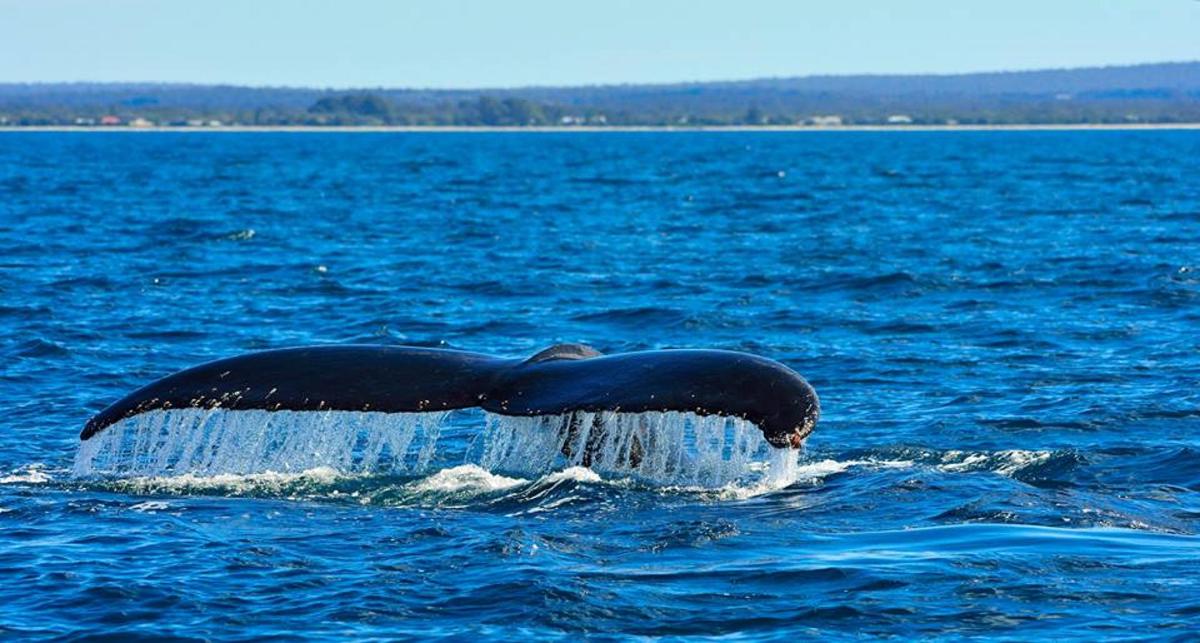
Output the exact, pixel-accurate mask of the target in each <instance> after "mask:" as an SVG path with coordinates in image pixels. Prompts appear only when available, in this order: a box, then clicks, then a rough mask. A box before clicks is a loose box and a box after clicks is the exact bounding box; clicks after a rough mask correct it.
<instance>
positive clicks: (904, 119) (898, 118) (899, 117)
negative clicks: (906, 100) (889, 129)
mask: <svg viewBox="0 0 1200 643" xmlns="http://www.w3.org/2000/svg"><path fill="white" fill-rule="evenodd" d="M912 122H913V119H912V116H909V115H908V114H892V115H891V116H888V117H887V124H888V125H912Z"/></svg>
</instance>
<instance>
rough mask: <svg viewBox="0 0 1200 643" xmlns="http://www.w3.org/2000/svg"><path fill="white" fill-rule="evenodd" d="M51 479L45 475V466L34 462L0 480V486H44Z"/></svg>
mask: <svg viewBox="0 0 1200 643" xmlns="http://www.w3.org/2000/svg"><path fill="white" fill-rule="evenodd" d="M53 479H54V478H52V477H51V476H50V474H48V473H46V471H45V465H43V464H42V463H40V462H35V463H34V464H31V465H29V466H26V467H24V468H21V469H17V470H16V471H13V472H12V473H10V474H8V475H6V476H4V477H3V478H0V484H22V483H24V484H45V483H47V482H50V481H51V480H53Z"/></svg>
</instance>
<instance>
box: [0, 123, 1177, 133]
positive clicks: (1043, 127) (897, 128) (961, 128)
mask: <svg viewBox="0 0 1200 643" xmlns="http://www.w3.org/2000/svg"><path fill="white" fill-rule="evenodd" d="M1138 130H1200V123H1062V124H1033V123H1030V124H1011V125H1009V124H1005V125H838V126H818V125H722V126H695V127H676V126H669V125H647V126H617V125H613V126H587V125H582V126H570V127H561V126H556V127H541V126H531V127H495V126H473V125H471V126H409V125H395V126H391V125H378V126H377V125H371V126H355V125H346V126H315V125H311V126H310V125H225V126H220V127H173V126H161V127H128V126H72V125H45V126H42V125H30V126H5V127H0V134H2V133H5V132H86V133H96V132H128V133H138V134H147V133H154V132H173V133H189V134H208V133H222V132H225V133H238V132H243V133H245V132H259V133H326V134H328V133H347V134H349V133H539V134H541V133H545V134H559V133H561V134H569V133H572V132H576V133H577V132H588V133H593V132H797V133H801V132H1041V131H1138Z"/></svg>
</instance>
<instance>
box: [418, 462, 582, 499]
mask: <svg viewBox="0 0 1200 643" xmlns="http://www.w3.org/2000/svg"><path fill="white" fill-rule="evenodd" d="M593 475H594V474H593ZM597 479H599V478H597ZM527 482H529V481H528V480H524V479H522V478H508V477H505V476H501V475H496V474H494V473H492V472H490V471H488V470H486V469H484V468H483V467H480V466H479V465H475V464H464V465H462V466H458V467H453V468H450V469H442V470H441V471H438V472H437V473H435V474H433V475H431V476H429V477H428V478H425V479H423V480H421V481H419V482H417V483H416V484H414V485H413V486H412V488H413V490H414V491H416V492H433V493H459V492H463V491H478V492H484V493H487V492H493V491H503V490H505V489H511V488H513V487H516V486H520V485H522V484H525V483H527Z"/></svg>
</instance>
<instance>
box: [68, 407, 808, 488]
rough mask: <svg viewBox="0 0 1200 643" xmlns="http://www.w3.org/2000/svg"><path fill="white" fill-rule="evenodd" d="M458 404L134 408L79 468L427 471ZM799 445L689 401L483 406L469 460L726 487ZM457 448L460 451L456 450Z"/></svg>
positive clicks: (758, 480)
mask: <svg viewBox="0 0 1200 643" xmlns="http://www.w3.org/2000/svg"><path fill="white" fill-rule="evenodd" d="M449 416H450V413H447V412H435V413H378V412H347V411H323V412H296V411H262V410H248V411H230V410H223V409H173V410H163V411H150V412H146V413H142V414H139V415H136V416H134V417H130V418H127V419H125V420H122V421H121V422H118V423H117V424H115V425H113V426H112V427H110V428H109V429H108V430H106V431H103V432H101V433H99V434H97V435H95V436H94V437H92V438H91V439H89V440H85V441H83V442H81V443H80V448H79V451H78V453H77V454H76V457H75V463H74V468H73V474H74V476H75V477H76V478H78V479H85V480H86V479H120V478H138V477H154V478H160V477H173V476H190V477H195V476H199V477H204V476H227V475H257V474H263V473H302V472H305V471H311V470H314V469H321V470H329V471H332V472H335V473H336V474H338V475H346V476H375V475H378V476H424V475H429V474H431V473H435V472H436V471H437V469H439V468H442V467H444V466H453V465H457V464H461V463H460V462H454V463H453V464H448V463H447V460H448V459H449V458H450V457H451V454H450V453H449V451H450V450H449V449H446V450H444V451H445V452H440V451H439V438H440V437H441V435H442V432H443V428H444V427H445V426H446V424H447V423H448V418H449ZM797 456H798V451H796V450H793V449H776V448H773V447H772V446H771V445H770V444H769V443H768V442H767V441H766V440H765V439H764V438H763V435H762V431H761V430H760V429H759V428H758V427H756V426H755V425H754V424H752V423H750V422H747V421H746V420H741V419H738V418H730V417H725V416H715V415H713V416H700V415H696V414H693V413H683V412H643V413H618V412H609V411H605V412H598V413H589V412H573V413H566V414H560V415H544V416H531V417H512V416H504V415H498V414H492V413H487V414H485V417H484V422H483V426H482V432H481V433H480V434H479V436H478V437H477V439H475V440H474V441H473V447H472V448H470V449H468V451H467V453H466V456H465V457H466V460H467V461H468V463H471V464H478V465H479V466H481V467H482V468H483V469H485V470H487V471H491V472H495V473H506V474H514V475H520V476H525V477H536V476H542V475H546V474H549V473H552V472H555V471H560V470H563V469H568V468H571V467H584V468H587V469H590V470H592V471H594V472H596V473H597V474H598V475H600V476H602V477H604V478H605V479H620V478H629V479H635V480H639V481H643V482H646V483H651V484H655V485H668V486H687V487H700V488H721V487H725V486H730V485H738V486H743V485H752V486H759V485H764V484H765V485H768V486H770V487H773V488H778V487H782V486H786V485H787V484H789V482H790V480H789V479H788V476H793V477H794V473H795V468H796V459H797ZM460 457H461V456H460Z"/></svg>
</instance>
